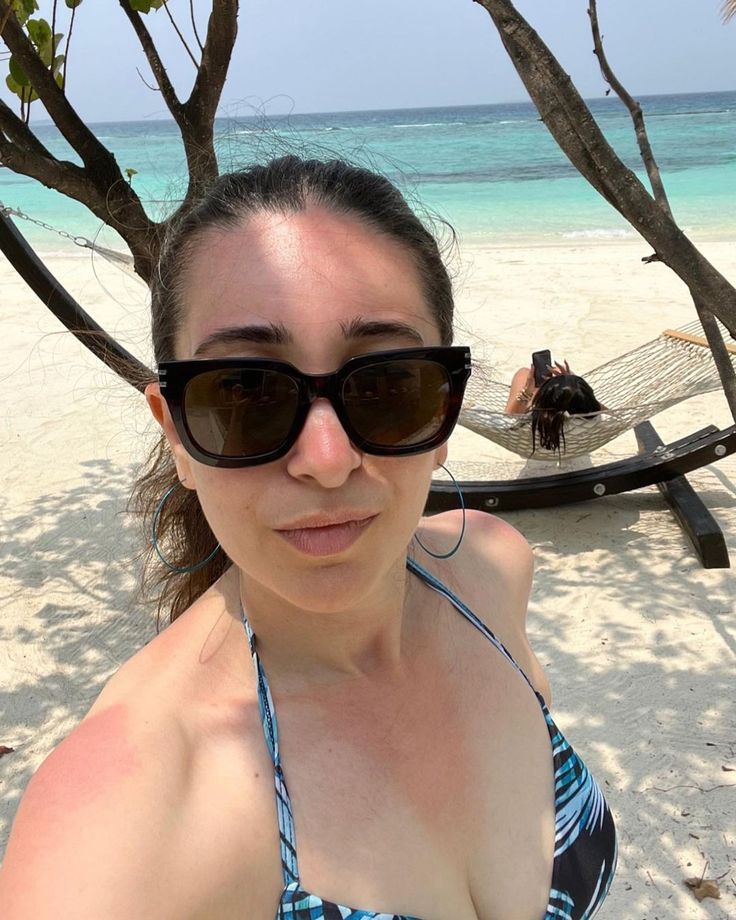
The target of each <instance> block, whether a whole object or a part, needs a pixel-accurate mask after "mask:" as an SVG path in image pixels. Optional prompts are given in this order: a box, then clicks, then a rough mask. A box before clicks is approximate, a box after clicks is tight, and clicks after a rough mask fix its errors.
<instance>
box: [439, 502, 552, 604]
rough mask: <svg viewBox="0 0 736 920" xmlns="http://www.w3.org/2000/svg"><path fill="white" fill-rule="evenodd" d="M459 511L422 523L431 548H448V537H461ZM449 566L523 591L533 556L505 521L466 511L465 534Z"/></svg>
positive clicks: (527, 586) (526, 543)
mask: <svg viewBox="0 0 736 920" xmlns="http://www.w3.org/2000/svg"><path fill="white" fill-rule="evenodd" d="M462 525H463V513H462V511H459V510H458V511H446V512H444V513H442V514H436V515H434V516H433V517H431V518H425V519H424V520H423V521H422V533H428V534H431V539H432V541H433V543H432V548H433V549H434V548H435V547H437V548H438V551H439V547H440V545H442V546H444V544H445V542H446V543H447V544H448V546H451V538H452V537H453V536H454V538H455V540H457V539H458V537H459V536H460V532H461V529H462ZM454 559H455V561H454V562H453V564H452V567H453V568H455V569H458V568H460V569H462V570H468V571H467V574H470V575H472V576H473V577H475V578H483V577H484V576H485V577H488V576H492V577H493V578H494V580H497V581H500V582H502V583H503V585H504V586H505V587H506V588H509V589H513V588H514V587H518V588H519V589H521V590H522V591H523V590H524V589H525V590H526V592H527V595H528V590H529V587H530V585H531V579H532V574H533V570H534V556H533V553H532V550H531V547H530V546H529V543H528V542H527V541H526V539H525V538H524V537H523V536H522V535H521V534H520V533H519V531H518V530H517V529H516V528H515V527H512V526H511V524H508V523H507V522H506V521H503V520H501V518H499V517H495V516H494V515H492V514H488V513H486V512H485V511H476V510H474V509H472V508H469V509H467V510H466V511H465V535H464V537H463V542H462V549H461V551H460V552H459V553H458V555H457V557H454Z"/></svg>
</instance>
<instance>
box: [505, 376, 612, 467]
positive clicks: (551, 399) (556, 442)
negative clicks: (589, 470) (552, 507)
mask: <svg viewBox="0 0 736 920" xmlns="http://www.w3.org/2000/svg"><path fill="white" fill-rule="evenodd" d="M605 408H606V407H605V406H604V405H603V404H602V403H601V402H599V400H598V399H597V398H596V395H595V393H594V392H593V388H592V387H591V385H590V384H589V383H588V381H587V380H585V379H584V378H583V377H579V376H578V375H577V374H573V373H572V371H571V370H570V365H569V364H568V363H567V361H565V362H564V364H560V363H559V361H555V363H554V365H553V366H549V368H548V375H547V378H546V379H545V380H544V381H543V382H542V384H541V385H540V386H539V387H537V385H536V383H535V379H534V366H533V365H532V366H531V367H520V368H519V370H518V371H517V372H516V373H515V374H514V376H513V379H512V381H511V387H510V389H509V400H508V403H507V404H506V409H505V412H506V413H507V414H509V415H522V414H524V413H530V415H531V422H532V449H533V451H534V450H536V447H537V437H539V445H540V447H541V448H542V449H543V450H554V451H562V450H564V447H565V431H564V428H565V418H566V416H570V415H579V416H581V417H583V418H590V417H591V416H592V417H595V413H596V412H602V411H603V410H604V409H605Z"/></svg>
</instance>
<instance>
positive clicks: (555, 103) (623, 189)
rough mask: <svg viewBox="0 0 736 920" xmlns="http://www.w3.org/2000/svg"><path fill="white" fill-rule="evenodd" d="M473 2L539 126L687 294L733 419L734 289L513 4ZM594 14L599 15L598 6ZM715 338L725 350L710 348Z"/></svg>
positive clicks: (495, 0) (735, 386) (490, 0)
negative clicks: (616, 145) (729, 340)
mask: <svg viewBox="0 0 736 920" xmlns="http://www.w3.org/2000/svg"><path fill="white" fill-rule="evenodd" d="M474 2H476V3H478V4H480V6H482V7H483V8H484V9H485V10H486V12H487V13H488V15H489V16H490V17H491V20H492V21H493V24H494V26H495V27H496V29H497V30H498V33H499V35H500V37H501V41H502V43H503V45H504V48H505V49H506V51H507V53H508V55H509V57H510V58H511V61H512V63H513V64H514V67H515V68H516V71H517V73H518V74H519V76H520V77H521V80H522V82H523V83H524V86H525V87H526V90H527V92H528V93H529V96H530V97H531V99H532V101H533V102H534V104H535V105H536V107H537V110H538V111H539V115H540V117H541V119H542V121H543V122H544V123H545V125H546V126H547V129H548V130H549V132H550V133H551V134H552V136H553V137H554V139H555V140H556V141H557V143H558V145H559V146H560V148H561V149H562V151H563V152H564V153H565V155H566V156H567V158H568V159H569V160H570V162H571V163H572V164H573V166H575V168H576V169H577V170H578V172H580V174H581V175H582V176H584V177H585V178H586V179H587V180H588V182H589V183H590V184H591V185H592V186H593V188H594V189H595V190H596V191H597V192H598V193H599V194H600V195H602V196H603V198H605V199H606V201H607V202H608V203H609V204H610V205H611V206H612V207H614V208H615V209H616V210H617V211H618V212H619V213H620V214H621V215H622V216H623V217H625V218H626V220H628V222H629V223H630V224H631V226H632V227H633V228H634V229H635V230H636V231H637V232H638V233H639V234H640V235H641V236H643V237H644V239H645V240H646V241H647V242H648V243H649V245H650V246H651V247H652V249H653V250H654V253H655V256H656V259H657V261H661V262H664V263H665V264H666V265H667V266H668V267H669V268H671V269H672V271H674V272H675V273H676V274H677V275H678V276H679V277H680V278H681V279H682V280H683V281H684V283H685V284H686V285H687V286H688V288H689V290H690V294H691V296H692V298H693V302H694V304H695V307H696V310H697V312H698V315H699V316H700V317H701V320H702V321H703V324H704V326H705V329H706V332H708V334H709V341H710V344H711V348H712V349H713V353H714V358H715V359H716V362H717V366H718V370H719V374H720V376H721V380H722V382H723V386H724V390H725V392H726V397H727V399H728V402H729V406H730V408H731V412H732V414H733V416H734V418H735V419H736V380H735V379H734V373H733V368H732V365H731V362H730V360H729V359H728V355H727V352H726V350H725V347H723V340H722V338H720V332H718V329H717V324H716V323H715V320H714V316H715V317H718V319H720V320H721V322H722V323H723V324H724V325H725V326H726V328H727V329H728V330H729V332H730V333H731V335H735V334H736V288H735V287H734V286H733V285H732V284H730V283H729V281H727V280H726V278H724V276H723V275H722V274H721V273H720V272H719V271H718V270H717V269H716V268H715V266H713V265H712V264H711V263H710V262H709V261H708V260H707V259H706V258H705V256H704V255H703V254H702V253H701V252H700V251H699V250H698V248H697V247H696V246H695V245H694V244H693V243H692V241H691V240H690V239H688V237H687V236H686V235H685V233H684V232H683V231H682V230H681V229H680V227H679V226H678V225H677V223H676V222H675V220H674V218H673V216H672V214H671V212H670V209H669V206H668V205H666V197H665V198H664V200H663V199H662V198H661V197H660V200H659V201H658V200H657V198H656V197H655V195H653V194H650V193H649V192H648V191H647V190H646V189H645V187H644V186H643V185H642V183H641V182H640V181H639V179H638V178H637V176H636V174H635V173H634V172H632V170H630V169H629V168H628V167H627V166H626V164H625V163H624V162H623V161H622V160H621V159H620V158H619V157H618V156H617V154H616V152H615V151H614V150H613V148H612V147H611V145H610V144H609V143H608V141H607V140H606V138H605V137H604V135H603V132H602V131H601V129H600V128H599V127H598V125H597V123H596V121H595V119H594V117H593V115H592V113H591V111H590V109H589V108H588V106H587V105H586V104H585V102H584V101H583V99H582V97H581V96H580V93H579V92H578V91H577V89H576V88H575V86H574V84H573V82H572V80H571V79H570V77H569V75H568V74H567V73H565V71H564V70H563V69H562V67H561V66H560V63H559V62H558V61H557V59H556V58H555V57H554V55H553V54H552V52H551V51H550V50H549V48H548V47H547V46H546V44H545V43H544V42H543V41H542V39H541V38H540V37H539V35H538V34H537V33H536V32H535V31H534V29H533V28H532V27H531V26H530V24H529V23H528V22H527V21H526V19H525V18H524V17H523V16H522V15H521V13H519V11H518V10H517V9H516V8H515V6H514V4H513V3H512V2H511V0H474ZM731 5H733V0H727V3H726V6H727V7H728V6H731ZM590 6H591V8H592V10H593V11H594V10H595V3H591V5H590ZM589 12H590V9H589ZM591 18H592V16H591ZM599 60H600V57H599ZM609 76H611V74H610V73H609ZM650 175H651V173H650ZM649 260H651V257H649ZM714 330H715V333H717V335H718V338H719V339H720V342H719V341H717V340H716V339H713V340H712V341H711V335H713V333H714Z"/></svg>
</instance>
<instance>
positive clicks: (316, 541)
mask: <svg viewBox="0 0 736 920" xmlns="http://www.w3.org/2000/svg"><path fill="white" fill-rule="evenodd" d="M377 516H378V515H375V514H373V515H368V516H366V515H365V513H364V512H359V513H357V514H355V515H353V516H352V517H351V516H347V515H345V514H342V515H321V516H313V517H311V518H307V519H304V520H302V521H300V522H299V523H298V525H297V526H295V527H294V526H293V527H288V528H279V529H278V530H277V531H276V533H277V534H278V535H279V536H280V537H282V538H283V539H284V540H286V542H287V543H289V544H290V545H291V546H293V547H294V549H296V550H298V551H299V552H301V553H304V554H306V555H308V556H332V555H335V554H336V553H342V552H344V551H345V550H347V549H349V548H350V547H351V546H352V545H353V543H355V542H356V541H357V540H358V539H359V538H360V536H361V535H362V534H363V533H364V532H365V531H366V530H367V529H368V528H369V527H370V525H371V524H372V523H373V521H374V520H375V519H376V517H377Z"/></svg>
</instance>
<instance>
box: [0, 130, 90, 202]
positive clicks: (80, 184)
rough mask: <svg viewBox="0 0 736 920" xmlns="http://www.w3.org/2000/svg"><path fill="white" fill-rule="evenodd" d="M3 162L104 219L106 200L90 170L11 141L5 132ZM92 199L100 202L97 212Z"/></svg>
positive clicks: (1, 137) (0, 152) (0, 139)
mask: <svg viewBox="0 0 736 920" xmlns="http://www.w3.org/2000/svg"><path fill="white" fill-rule="evenodd" d="M24 127H26V126H25V125H24ZM0 161H1V162H2V164H3V166H6V167H7V168H8V169H12V170H13V172H16V173H20V174H21V175H23V176H28V177H29V178H30V179H35V180H36V181H37V182H40V183H41V184H42V185H45V186H46V187H47V188H53V189H56V190H57V191H59V192H62V193H63V194H64V195H68V196H69V197H70V198H74V199H75V200H76V201H81V202H82V203H83V204H85V205H87V207H89V208H90V210H92V211H94V212H95V213H96V214H97V216H98V217H99V216H102V215H101V214H100V213H98V211H99V210H100V209H101V207H102V205H104V199H100V196H99V194H98V192H97V189H96V188H95V187H94V185H93V183H92V182H91V180H90V178H89V176H88V175H87V173H86V171H85V170H84V169H82V167H81V166H77V165H76V163H70V162H68V161H67V160H57V159H56V158H55V157H52V156H50V155H43V154H41V153H40V152H39V151H38V150H31V149H30V148H29V147H27V146H25V145H24V144H20V143H17V142H14V141H12V140H10V139H9V137H8V136H7V134H4V133H3V134H0ZM90 200H94V202H96V205H97V208H96V209H95V208H94V207H92V205H91V204H90ZM102 219H103V220H104V219H105V218H104V217H103V218H102Z"/></svg>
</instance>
